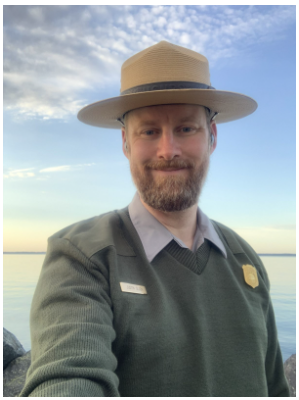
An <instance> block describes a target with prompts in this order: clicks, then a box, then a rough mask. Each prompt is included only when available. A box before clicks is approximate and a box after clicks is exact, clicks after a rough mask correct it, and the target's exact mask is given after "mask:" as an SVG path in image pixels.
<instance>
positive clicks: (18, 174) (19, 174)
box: [3, 168, 35, 179]
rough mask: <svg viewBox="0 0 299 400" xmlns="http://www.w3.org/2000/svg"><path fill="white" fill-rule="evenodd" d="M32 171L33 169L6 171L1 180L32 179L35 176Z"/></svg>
mask: <svg viewBox="0 0 299 400" xmlns="http://www.w3.org/2000/svg"><path fill="white" fill-rule="evenodd" d="M33 169H34V168H25V169H14V170H8V171H7V172H6V173H4V174H3V178H4V179H7V178H32V177H34V176H35V173H34V172H32V170H33ZM29 171H31V172H29Z"/></svg>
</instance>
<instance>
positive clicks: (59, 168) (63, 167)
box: [39, 163, 95, 173]
mask: <svg viewBox="0 0 299 400" xmlns="http://www.w3.org/2000/svg"><path fill="white" fill-rule="evenodd" d="M93 165H95V163H89V164H76V165H59V166H57V167H48V168H43V169H41V170H40V171H39V172H40V173H45V172H66V171H71V170H77V169H81V168H83V167H91V166H93Z"/></svg>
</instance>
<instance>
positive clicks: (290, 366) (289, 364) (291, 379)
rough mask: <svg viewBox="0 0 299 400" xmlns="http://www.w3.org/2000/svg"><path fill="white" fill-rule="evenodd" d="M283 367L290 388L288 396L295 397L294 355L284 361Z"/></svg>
mask: <svg viewBox="0 0 299 400" xmlns="http://www.w3.org/2000/svg"><path fill="white" fill-rule="evenodd" d="M283 367H284V373H285V376H286V378H287V381H288V383H289V387H290V396H291V397H296V354H293V355H291V357H289V358H288V359H287V360H286V361H285V363H284V365H283Z"/></svg>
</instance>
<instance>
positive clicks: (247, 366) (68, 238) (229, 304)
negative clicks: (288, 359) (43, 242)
mask: <svg viewBox="0 0 299 400" xmlns="http://www.w3.org/2000/svg"><path fill="white" fill-rule="evenodd" d="M214 226H215V229H216V230H217V232H218V234H219V235H220V236H221V238H222V239H223V242H224V245H225V247H226V250H227V255H228V257H227V259H226V258H225V257H223V255H222V254H221V252H220V251H219V250H218V249H217V248H216V247H215V246H213V245H212V244H211V243H210V242H209V241H205V242H204V244H203V245H202V246H201V247H200V248H199V249H198V250H197V252H196V254H194V253H192V252H191V251H190V250H188V249H183V248H180V246H179V245H178V244H177V243H176V242H175V241H172V242H170V243H169V244H168V245H167V246H166V247H165V248H164V249H163V250H162V251H161V252H160V253H159V254H158V255H157V256H156V257H155V258H154V259H153V261H152V262H151V263H149V262H148V260H147V258H146V255H145V252H144V249H143V247H142V243H141V241H140V239H139V237H138V234H137V232H136V230H135V228H134V226H133V225H132V223H131V221H130V218H129V215H128V210H127V209H124V210H120V211H115V212H111V213H108V214H104V215H102V216H100V217H96V218H92V219H90V220H86V221H83V222H80V223H78V224H75V225H72V226H70V227H68V228H65V229H64V230H62V231H60V232H58V233H57V234H55V235H53V236H52V237H51V238H50V239H49V246H48V251H47V255H46V258H45V262H44V265H43V268H42V271H41V275H40V278H39V282H38V284H37V287H36V291H35V294H34V298H33V302H32V309H31V340H32V363H31V366H30V368H29V370H28V374H27V379H26V383H25V386H24V389H23V391H22V393H21V396H42V397H45V396H49V397H58V396H60V397H62V396H66V397H79V396H84V397H100V396H162V397H166V396H196V397H197V396H198V397H201V396H203V397H205V396H225V397H227V396H240V397H241V396H288V395H289V391H288V386H287V382H286V379H285V376H284V372H283V363H282V357H281V352H280V348H279V344H278V339H277V331H276V326H275V319H274V313H273V307H272V304H271V300H270V295H269V281H268V277H267V273H266V271H265V269H264V267H263V265H262V263H261V260H260V259H259V257H258V256H257V255H256V254H255V252H254V251H253V250H252V249H251V247H250V246H249V245H248V244H247V243H246V242H245V241H244V240H243V239H241V238H240V237H239V236H238V235H236V234H235V233H234V232H232V231H231V230H229V229H228V228H226V227H224V226H222V225H220V224H216V223H214ZM243 264H250V265H252V266H254V267H255V268H256V269H257V274H258V279H259V286H258V287H256V288H255V289H253V288H252V287H250V286H249V285H247V284H246V282H245V280H244V276H243V270H242V265H243ZM120 282H125V283H129V284H132V285H142V286H144V287H145V288H146V291H147V294H140V293H130V292H126V291H122V290H121V287H120Z"/></svg>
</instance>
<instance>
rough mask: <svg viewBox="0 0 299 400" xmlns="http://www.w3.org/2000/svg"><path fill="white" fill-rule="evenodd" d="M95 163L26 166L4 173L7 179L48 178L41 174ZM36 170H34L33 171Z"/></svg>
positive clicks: (72, 169) (74, 168)
mask: <svg viewBox="0 0 299 400" xmlns="http://www.w3.org/2000/svg"><path fill="white" fill-rule="evenodd" d="M94 165H96V164H95V163H88V164H75V165H59V166H55V167H47V168H42V169H40V170H37V168H25V169H9V170H8V171H7V172H5V173H4V174H3V177H4V178H5V179H8V178H32V177H34V178H36V179H37V180H46V179H47V178H45V177H43V176H42V175H39V174H44V173H52V172H69V171H75V170H80V169H83V168H86V167H92V166H94ZM33 171H34V172H33Z"/></svg>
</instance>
